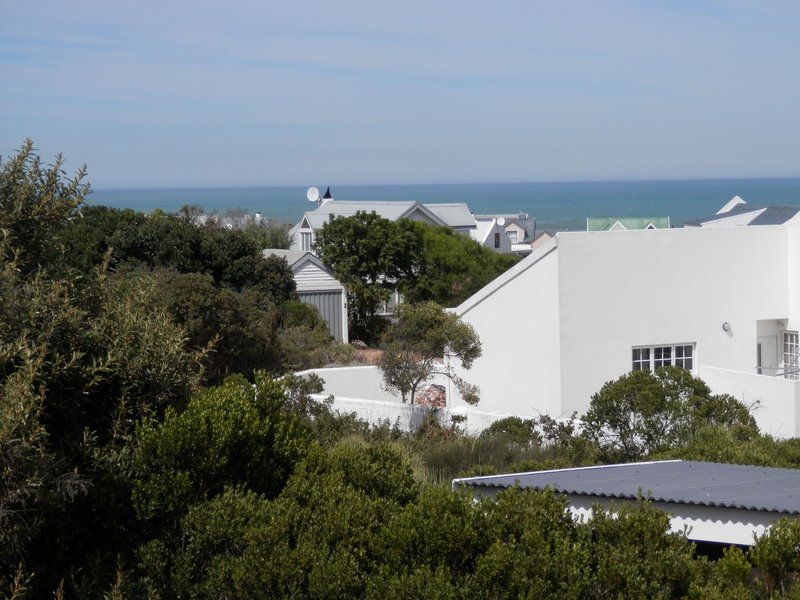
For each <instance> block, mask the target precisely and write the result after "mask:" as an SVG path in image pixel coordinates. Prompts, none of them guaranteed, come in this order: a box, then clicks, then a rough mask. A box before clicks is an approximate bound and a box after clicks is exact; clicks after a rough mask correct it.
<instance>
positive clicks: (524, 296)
mask: <svg viewBox="0 0 800 600" xmlns="http://www.w3.org/2000/svg"><path fill="white" fill-rule="evenodd" d="M496 281H506V282H507V283H506V284H505V285H503V286H501V287H499V288H498V289H497V291H495V292H494V293H493V294H491V295H490V296H488V297H487V298H485V299H484V300H483V301H481V302H480V303H478V304H477V305H475V306H473V307H471V308H470V309H469V310H468V311H467V312H466V313H462V314H461V318H462V320H463V321H465V322H466V323H470V324H471V325H473V327H475V329H476V330H477V333H478V336H479V337H480V340H481V345H482V349H483V355H482V356H481V358H479V359H478V360H476V361H475V363H474V364H473V366H472V369H470V370H469V371H465V370H463V369H456V371H457V373H458V374H459V375H460V376H462V377H464V378H465V379H466V380H467V381H469V382H471V383H475V384H478V386H479V387H480V397H481V401H480V404H479V406H480V409H481V410H483V411H488V412H497V413H504V414H516V415H536V414H539V413H547V414H552V415H554V416H558V415H560V413H561V389H560V388H561V382H560V378H559V373H560V355H559V352H558V348H559V341H558V340H559V332H558V326H559V323H558V254H557V252H556V251H555V242H554V241H552V240H551V241H550V242H548V243H547V244H544V245H543V246H541V247H540V248H537V249H536V250H535V251H534V252H533V254H531V255H530V256H528V257H527V258H525V259H523V260H522V261H521V262H519V263H518V264H517V265H515V266H514V267H512V268H511V269H510V270H509V271H507V272H506V273H504V274H503V275H501V276H500V277H499V278H498V280H496ZM490 285H492V284H490ZM456 312H458V309H457V310H456ZM448 395H449V396H456V394H455V390H452V393H451V394H448ZM454 406H464V402H463V401H461V400H460V399H458V398H456V400H455V402H454Z"/></svg>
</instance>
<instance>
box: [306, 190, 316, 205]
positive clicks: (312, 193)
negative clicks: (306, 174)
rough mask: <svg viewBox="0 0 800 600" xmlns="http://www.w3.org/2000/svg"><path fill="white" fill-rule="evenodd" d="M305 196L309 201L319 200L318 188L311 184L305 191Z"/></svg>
mask: <svg viewBox="0 0 800 600" xmlns="http://www.w3.org/2000/svg"><path fill="white" fill-rule="evenodd" d="M306 198H308V201H309V202H316V201H317V200H319V190H318V189H317V188H315V187H314V186H311V187H310V188H308V191H307V192H306Z"/></svg>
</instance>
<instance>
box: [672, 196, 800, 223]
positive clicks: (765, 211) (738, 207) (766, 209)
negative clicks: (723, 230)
mask: <svg viewBox="0 0 800 600" xmlns="http://www.w3.org/2000/svg"><path fill="white" fill-rule="evenodd" d="M737 198H738V199H739V200H740V202H736V203H735V204H733V205H732V206H729V205H730V204H731V202H733V201H731V202H729V203H728V204H726V205H725V206H723V207H722V208H723V209H726V208H727V210H725V212H717V214H715V215H713V216H711V217H707V218H705V219H697V220H694V221H685V222H684V223H683V224H684V225H688V226H690V227H692V226H702V225H703V224H705V223H714V222H716V221H721V220H723V219H730V218H731V217H742V218H743V219H744V222H743V223H741V224H742V225H782V224H784V223H786V222H787V221H789V220H790V219H792V218H793V217H794V216H795V215H796V214H797V213H799V212H800V206H755V205H753V204H747V203H746V202H745V201H744V200H742V199H741V198H739V197H738V196H736V198H734V200H736V199H737ZM747 215H750V216H751V218H750V219H749V220H748V219H747Z"/></svg>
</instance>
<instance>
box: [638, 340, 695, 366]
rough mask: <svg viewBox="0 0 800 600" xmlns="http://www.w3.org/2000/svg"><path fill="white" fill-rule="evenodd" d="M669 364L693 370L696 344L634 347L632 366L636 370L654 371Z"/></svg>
mask: <svg viewBox="0 0 800 600" xmlns="http://www.w3.org/2000/svg"><path fill="white" fill-rule="evenodd" d="M668 365H674V366H676V367H681V368H682V369H686V370H687V371H693V370H694V344H671V345H669V346H640V347H638V348H633V349H632V368H633V370H634V371H648V372H652V371H655V370H656V369H658V368H660V367H666V366H668Z"/></svg>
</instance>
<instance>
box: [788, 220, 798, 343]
mask: <svg viewBox="0 0 800 600" xmlns="http://www.w3.org/2000/svg"><path fill="white" fill-rule="evenodd" d="M786 229H787V232H788V235H787V238H788V239H787V242H786V243H787V248H788V250H787V255H788V257H789V322H788V324H787V326H788V328H789V329H794V330H800V214H798V215H795V217H794V218H793V219H792V220H791V221H790V222H789V223H787V225H786Z"/></svg>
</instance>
